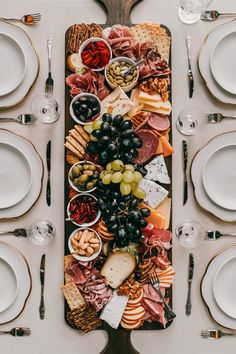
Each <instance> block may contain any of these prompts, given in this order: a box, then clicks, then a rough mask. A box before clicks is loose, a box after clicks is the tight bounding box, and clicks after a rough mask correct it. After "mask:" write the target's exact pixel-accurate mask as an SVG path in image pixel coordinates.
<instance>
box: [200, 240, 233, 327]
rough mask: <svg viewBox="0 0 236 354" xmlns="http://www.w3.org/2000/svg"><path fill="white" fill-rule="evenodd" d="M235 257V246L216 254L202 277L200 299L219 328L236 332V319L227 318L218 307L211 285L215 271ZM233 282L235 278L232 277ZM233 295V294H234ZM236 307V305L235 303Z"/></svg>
mask: <svg viewBox="0 0 236 354" xmlns="http://www.w3.org/2000/svg"><path fill="white" fill-rule="evenodd" d="M235 257H236V244H234V245H232V246H230V247H228V248H227V249H224V250H223V251H222V252H221V253H219V254H217V255H216V256H215V257H214V258H213V259H212V260H211V261H210V263H209V264H208V266H207V268H206V272H205V274H204V275H203V278H202V282H201V294H202V298H203V300H204V302H205V304H206V306H207V308H208V310H209V312H210V315H211V316H212V318H213V319H214V320H215V321H216V322H217V323H218V324H219V325H221V326H224V327H227V328H230V329H233V330H236V319H234V318H232V317H231V316H228V315H227V314H226V313H225V312H224V311H222V309H221V308H220V307H219V306H218V304H217V302H216V300H215V297H214V292H213V283H214V279H215V275H216V273H217V271H218V270H219V269H220V268H221V266H222V264H224V263H225V262H226V261H227V260H229V259H232V258H235ZM234 282H235V276H234ZM234 294H235V293H234ZM235 306H236V303H235Z"/></svg>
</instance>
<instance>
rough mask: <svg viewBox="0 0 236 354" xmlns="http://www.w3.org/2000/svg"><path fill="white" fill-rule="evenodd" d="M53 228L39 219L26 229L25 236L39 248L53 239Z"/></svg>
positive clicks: (49, 223) (47, 222)
mask: <svg viewBox="0 0 236 354" xmlns="http://www.w3.org/2000/svg"><path fill="white" fill-rule="evenodd" d="M55 233H56V230H55V227H54V226H53V224H52V223H51V222H50V221H48V220H42V219H39V220H37V221H35V222H34V223H33V224H32V225H30V226H29V227H28V230H27V235H28V238H29V240H30V241H31V242H32V243H34V244H36V245H40V246H46V245H48V244H49V243H51V242H52V240H53V239H54V237H55Z"/></svg>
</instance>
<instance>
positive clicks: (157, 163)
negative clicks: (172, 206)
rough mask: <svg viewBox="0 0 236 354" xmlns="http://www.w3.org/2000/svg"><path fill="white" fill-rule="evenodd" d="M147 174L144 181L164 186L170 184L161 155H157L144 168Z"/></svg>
mask: <svg viewBox="0 0 236 354" xmlns="http://www.w3.org/2000/svg"><path fill="white" fill-rule="evenodd" d="M145 168H146V170H147V174H146V176H145V178H146V179H148V180H150V181H157V182H160V183H164V184H170V177H169V174H168V170H167V167H166V163H165V159H164V157H163V155H158V156H157V157H155V158H154V159H153V160H152V161H150V162H149V163H148V164H147V165H146V166H145Z"/></svg>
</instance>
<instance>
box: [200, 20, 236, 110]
mask: <svg viewBox="0 0 236 354" xmlns="http://www.w3.org/2000/svg"><path fill="white" fill-rule="evenodd" d="M234 31H236V21H235V20H233V21H230V22H227V23H224V24H222V25H218V26H217V27H215V28H214V29H213V30H212V31H211V32H210V33H209V34H208V36H207V37H206V39H205V41H204V44H203V46H202V48H201V51H200V53H199V56H198V68H199V72H200V74H201V76H202V78H203V80H204V81H205V83H206V86H207V88H208V90H209V91H210V93H211V94H212V95H213V96H214V97H215V98H216V99H217V100H218V101H220V102H223V103H228V104H233V105H236V95H234V94H232V93H230V92H227V91H225V90H224V89H223V88H222V87H221V86H220V85H218V83H217V82H216V80H215V79H214V76H213V75H212V71H211V67H210V57H211V54H212V51H213V50H214V48H215V46H216V44H217V43H218V42H219V40H220V39H221V38H223V37H225V36H227V35H228V34H229V33H232V32H234ZM234 72H235V70H234Z"/></svg>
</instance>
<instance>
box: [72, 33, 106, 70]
mask: <svg viewBox="0 0 236 354" xmlns="http://www.w3.org/2000/svg"><path fill="white" fill-rule="evenodd" d="M79 56H80V60H81V62H82V64H83V65H84V66H85V67H86V68H87V69H91V70H93V71H101V70H103V69H104V68H105V67H106V66H107V65H108V64H109V62H110V60H111V58H112V50H111V47H110V45H109V44H108V43H107V41H105V40H104V39H102V38H89V39H87V40H86V41H84V42H83V43H82V44H81V46H80V49H79Z"/></svg>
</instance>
